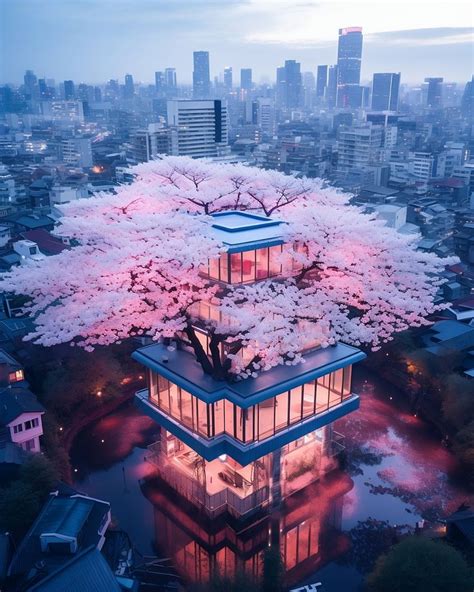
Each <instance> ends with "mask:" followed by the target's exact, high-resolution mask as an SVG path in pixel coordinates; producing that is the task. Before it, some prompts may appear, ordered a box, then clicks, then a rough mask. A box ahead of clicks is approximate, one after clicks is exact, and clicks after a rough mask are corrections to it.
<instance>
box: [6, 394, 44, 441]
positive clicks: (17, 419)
mask: <svg viewBox="0 0 474 592" xmlns="http://www.w3.org/2000/svg"><path fill="white" fill-rule="evenodd" d="M44 412H45V409H44V407H43V406H42V405H41V403H39V402H38V399H37V398H36V397H35V395H34V394H33V393H32V392H31V391H29V390H28V389H27V388H25V387H21V386H9V387H6V388H4V389H3V390H1V391H0V448H1V447H5V446H7V445H8V444H9V443H13V444H15V445H17V446H19V447H21V448H22V449H23V450H25V451H27V452H40V451H41V445H40V436H41V435H42V434H43V424H42V415H43V413H44Z"/></svg>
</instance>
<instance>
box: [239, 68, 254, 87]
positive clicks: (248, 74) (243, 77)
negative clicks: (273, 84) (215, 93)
mask: <svg viewBox="0 0 474 592" xmlns="http://www.w3.org/2000/svg"><path fill="white" fill-rule="evenodd" d="M240 88H242V89H243V90H252V68H242V69H241V70H240Z"/></svg>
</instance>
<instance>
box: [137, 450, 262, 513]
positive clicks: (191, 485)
mask: <svg viewBox="0 0 474 592" xmlns="http://www.w3.org/2000/svg"><path fill="white" fill-rule="evenodd" d="M148 450H149V451H150V454H149V455H148V456H147V460H148V461H149V462H151V463H152V464H154V465H155V466H156V467H157V468H158V470H159V473H160V476H161V478H162V479H163V481H166V483H168V485H170V486H171V487H172V488H173V489H174V490H175V491H177V492H178V493H179V494H180V495H182V496H183V497H184V498H186V499H188V500H189V501H191V502H193V503H195V504H197V505H199V506H200V507H202V508H203V509H204V510H205V511H206V513H207V514H208V515H209V516H211V517H214V516H218V515H219V514H222V513H223V512H225V511H226V510H228V511H229V512H230V513H232V514H234V515H237V516H243V515H244V514H247V513H248V512H251V511H253V510H256V509H257V508H259V507H260V506H261V505H262V504H265V503H266V502H267V501H268V497H269V488H268V486H264V487H261V488H260V489H257V491H253V492H252V493H250V494H249V495H247V496H245V497H243V498H242V497H240V496H239V495H237V494H236V493H234V492H233V491H232V490H231V489H229V488H228V487H226V488H224V489H223V490H222V491H219V492H217V493H212V494H210V493H207V491H206V488H205V486H204V485H203V484H201V483H199V482H198V481H197V480H196V479H194V478H193V477H191V476H189V475H186V474H184V473H183V472H181V471H180V470H179V469H178V468H177V467H174V466H173V465H172V464H171V463H170V462H169V461H168V459H167V458H166V456H165V455H164V454H162V453H161V444H160V442H155V443H154V444H151V445H150V446H148Z"/></svg>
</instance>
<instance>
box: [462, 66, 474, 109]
mask: <svg viewBox="0 0 474 592" xmlns="http://www.w3.org/2000/svg"><path fill="white" fill-rule="evenodd" d="M461 112H462V114H463V116H464V117H466V118H470V117H472V116H473V115H474V76H473V77H472V80H469V82H467V83H466V86H465V88H464V93H463V95H462V100H461Z"/></svg>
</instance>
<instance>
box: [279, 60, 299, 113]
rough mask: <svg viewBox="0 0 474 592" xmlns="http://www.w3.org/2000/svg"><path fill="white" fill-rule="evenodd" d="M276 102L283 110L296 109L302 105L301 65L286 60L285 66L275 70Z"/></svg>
mask: <svg viewBox="0 0 474 592" xmlns="http://www.w3.org/2000/svg"><path fill="white" fill-rule="evenodd" d="M276 94H277V102H278V104H279V106H280V107H283V108H284V109H297V108H298V107H301V103H302V94H303V93H302V79H301V64H300V63H299V62H296V61H295V60H286V61H285V65H284V66H282V67H280V68H277V88H276Z"/></svg>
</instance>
